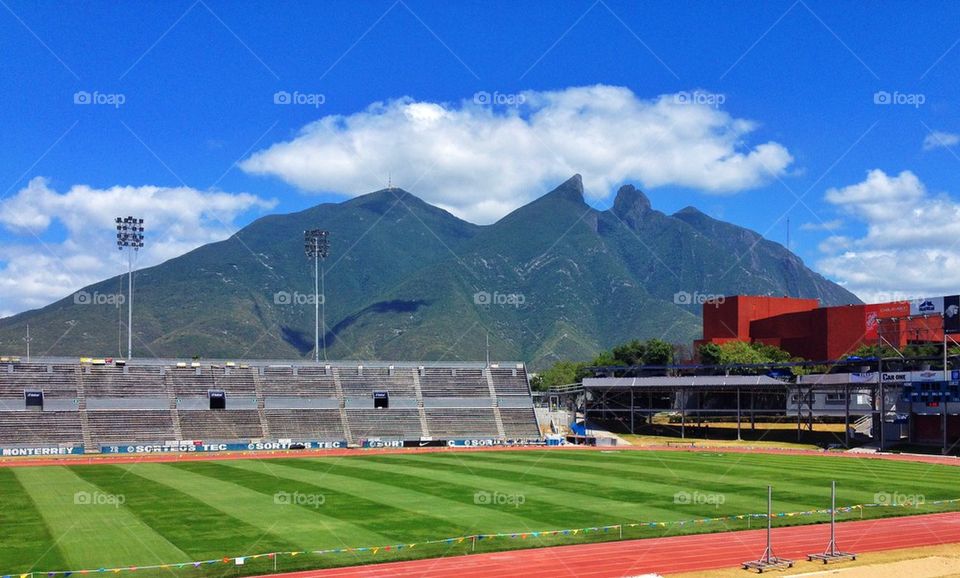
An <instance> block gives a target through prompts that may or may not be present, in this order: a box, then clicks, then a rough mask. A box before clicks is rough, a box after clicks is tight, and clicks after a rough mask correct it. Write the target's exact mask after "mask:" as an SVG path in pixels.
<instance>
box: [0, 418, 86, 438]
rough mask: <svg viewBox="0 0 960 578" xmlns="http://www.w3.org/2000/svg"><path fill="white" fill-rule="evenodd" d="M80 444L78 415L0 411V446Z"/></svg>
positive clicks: (80, 428) (81, 432)
mask: <svg viewBox="0 0 960 578" xmlns="http://www.w3.org/2000/svg"><path fill="white" fill-rule="evenodd" d="M61 443H74V444H82V443H83V430H82V427H81V425H80V412H76V411H0V444H3V445H36V444H61Z"/></svg>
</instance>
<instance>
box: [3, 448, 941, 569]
mask: <svg viewBox="0 0 960 578" xmlns="http://www.w3.org/2000/svg"><path fill="white" fill-rule="evenodd" d="M832 479H833V480H836V481H837V488H838V490H837V494H838V497H837V505H838V507H842V506H847V505H854V504H865V503H874V502H877V501H878V499H879V501H884V500H886V499H895V500H896V499H899V500H905V499H907V500H909V499H911V498H918V499H917V500H916V501H918V502H921V501H922V502H924V504H923V505H919V506H917V507H910V508H866V509H864V510H863V511H862V512H861V511H859V510H857V511H854V512H850V513H845V514H841V515H839V516H838V518H839V519H852V518H857V519H859V518H860V517H861V515H862V516H863V517H865V518H870V517H881V516H893V515H906V514H917V513H928V512H938V511H944V510H945V509H948V508H951V509H953V508H956V505H948V506H944V505H939V506H935V505H932V504H930V502H933V501H936V500H948V499H954V498H960V484H958V481H960V468H957V467H954V466H947V465H931V464H918V463H910V462H899V461H886V460H873V459H863V460H860V459H852V458H835V457H834V458H831V457H820V456H793V455H767V454H743V453H722V451H720V452H710V453H706V452H704V453H688V452H656V451H649V452H635V451H615V450H614V451H609V452H600V451H576V450H574V451H549V450H532V451H524V452H462V453H461V452H438V453H426V454H416V455H414V454H396V455H389V454H379V455H370V456H344V457H322V458H290V459H269V460H254V459H249V460H234V461H219V462H217V461H210V462H181V463H141V464H117V465H77V466H54V467H22V468H7V469H3V468H0V505H2V508H0V544H3V547H2V548H0V575H6V574H20V573H25V572H48V571H58V570H73V571H80V570H90V571H92V572H91V573H92V574H96V573H97V572H96V571H97V570H98V569H100V568H106V569H108V570H106V573H111V572H110V570H109V569H111V568H115V567H129V566H137V567H142V566H148V565H155V564H176V563H182V562H192V561H196V560H209V559H222V558H224V557H231V558H232V557H236V556H244V555H253V554H261V553H269V552H290V551H303V552H304V553H302V554H300V555H298V556H290V555H280V556H276V557H274V558H267V557H264V558H260V559H256V560H251V559H247V560H246V561H245V562H246V563H245V564H244V565H243V566H237V565H235V564H234V563H233V562H232V561H231V562H230V563H229V564H226V563H217V564H209V565H202V566H200V567H199V568H194V567H193V566H192V565H191V566H187V567H184V568H175V567H174V568H164V569H150V570H146V569H138V570H136V571H135V572H131V571H130V570H124V571H123V572H121V573H120V574H122V575H128V574H140V575H142V574H146V575H147V576H157V577H159V576H169V575H175V576H180V575H184V576H198V577H201V576H202V577H204V578H206V577H213V576H225V577H226V576H242V575H250V574H258V573H267V572H273V571H274V570H275V569H276V571H292V570H301V569H308V568H320V567H329V566H341V565H349V564H363V563H370V562H382V561H391V560H406V559H413V558H424V557H435V556H447V555H457V554H465V553H468V552H470V551H471V550H473V549H474V548H475V549H476V550H475V551H477V552H482V551H494V550H506V549H513V548H531V547H539V546H551V545H558V544H571V543H584V542H595V541H605V540H615V539H618V538H620V537H621V534H620V531H619V530H612V531H608V532H592V533H588V534H586V535H584V534H583V533H578V534H576V535H573V534H571V535H566V536H564V535H558V536H532V535H530V534H529V533H531V532H542V531H547V530H562V529H574V528H584V527H595V526H606V525H614V524H624V525H626V524H631V523H633V524H636V523H640V524H647V523H650V522H654V521H656V522H671V521H674V522H675V521H680V520H691V519H696V518H716V517H726V516H732V515H738V514H749V513H761V512H765V511H766V486H767V484H772V485H773V486H774V511H775V512H802V511H808V510H816V509H823V508H827V507H829V496H830V480H832ZM826 519H827V517H826V515H813V516H797V517H784V518H777V519H775V520H774V523H775V524H776V525H778V526H780V525H795V524H807V523H816V522H823V521H825V520H826ZM763 524H764V520H757V519H754V520H752V521H751V520H746V519H745V520H723V521H720V522H712V523H707V524H685V525H682V526H681V525H677V524H673V525H668V526H666V527H660V526H658V527H655V528H651V527H649V526H646V525H643V526H637V527H624V528H623V530H622V532H623V533H622V537H623V538H624V539H632V538H647V537H657V536H666V535H676V534H687V533H704V532H718V531H728V530H741V529H746V528H748V526H752V527H754V528H756V527H757V526H758V525H763ZM493 533H506V534H513V533H516V534H518V536H517V537H515V538H514V537H510V536H506V537H502V538H496V539H489V540H482V541H480V542H476V543H473V541H471V540H464V541H463V542H457V541H454V542H452V543H439V544H425V542H428V541H431V540H438V539H444V538H448V537H456V536H468V535H473V534H493ZM524 534H526V535H525V536H524ZM398 544H404V548H403V549H401V550H396V549H395V548H391V549H390V550H389V551H386V550H384V549H382V548H381V549H379V550H378V551H377V552H375V553H374V552H373V551H366V552H348V553H339V554H322V555H318V554H312V553H310V551H312V550H328V549H339V548H347V547H353V548H356V547H378V546H379V547H382V546H387V545H398ZM411 545H415V546H413V547H411Z"/></svg>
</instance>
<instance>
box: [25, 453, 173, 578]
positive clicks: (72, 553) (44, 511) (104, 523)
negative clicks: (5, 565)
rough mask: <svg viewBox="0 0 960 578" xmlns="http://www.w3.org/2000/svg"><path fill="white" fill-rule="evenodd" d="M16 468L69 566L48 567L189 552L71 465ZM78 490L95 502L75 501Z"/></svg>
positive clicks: (138, 561)
mask: <svg viewBox="0 0 960 578" xmlns="http://www.w3.org/2000/svg"><path fill="white" fill-rule="evenodd" d="M86 467H94V466H86ZM14 473H15V475H16V476H17V478H18V479H19V480H20V483H21V485H22V486H23V487H24V488H26V490H27V492H29V493H30V496H31V497H32V499H33V502H34V503H35V504H36V506H37V509H38V510H39V512H40V515H41V516H43V519H44V521H45V522H46V524H47V527H48V528H50V532H51V534H53V537H54V540H55V541H56V543H57V545H58V547H59V548H60V550H61V552H63V558H64V560H63V561H64V563H65V564H67V566H68V567H67V568H44V570H80V569H96V568H99V567H101V566H113V565H127V564H135V565H138V566H144V565H147V564H157V563H161V562H169V561H171V560H182V559H184V558H185V557H186V554H185V553H184V552H183V551H182V550H180V549H179V548H177V547H176V545H174V544H172V543H170V542H169V541H168V540H167V539H166V538H164V537H163V536H162V535H160V534H158V533H157V532H156V531H155V530H153V529H152V528H151V527H150V526H148V525H147V524H146V523H144V522H143V521H142V520H140V519H139V518H138V517H137V516H136V515H134V514H133V513H132V512H130V511H129V510H128V509H127V508H126V505H122V504H119V502H118V500H120V499H122V498H120V497H118V496H111V495H108V494H111V493H110V492H105V491H104V490H102V489H101V488H100V487H99V486H96V485H94V484H91V483H89V482H87V481H85V480H83V479H81V478H80V477H78V476H77V475H76V474H74V472H73V471H71V469H69V468H66V467H63V466H57V467H42V468H16V469H15V470H14ZM78 492H83V493H84V494H82V495H83V496H88V497H89V501H90V502H91V503H77V500H76V499H75V496H76V495H77V493H78ZM79 501H80V502H84V501H87V500H86V499H81V500H79Z"/></svg>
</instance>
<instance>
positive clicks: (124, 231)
mask: <svg viewBox="0 0 960 578" xmlns="http://www.w3.org/2000/svg"><path fill="white" fill-rule="evenodd" d="M114 221H115V222H116V224H117V249H119V250H120V251H123V250H124V249H126V250H127V275H128V279H127V295H128V299H129V300H130V302H129V303H128V304H127V359H133V259H134V256H135V255H137V254H138V253H139V252H140V249H142V248H143V219H141V218H138V217H129V216H128V217H117V218H116V219H114Z"/></svg>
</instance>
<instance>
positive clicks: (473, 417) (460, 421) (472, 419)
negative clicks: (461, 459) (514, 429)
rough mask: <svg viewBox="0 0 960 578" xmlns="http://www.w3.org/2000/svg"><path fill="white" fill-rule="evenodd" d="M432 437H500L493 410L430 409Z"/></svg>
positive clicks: (428, 412)
mask: <svg viewBox="0 0 960 578" xmlns="http://www.w3.org/2000/svg"><path fill="white" fill-rule="evenodd" d="M426 414H427V427H428V428H430V435H431V436H433V437H439V438H449V437H482V438H487V437H492V438H495V437H498V436H499V433H498V432H497V424H496V422H495V421H494V418H493V410H492V409H481V408H470V409H428V410H426Z"/></svg>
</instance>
